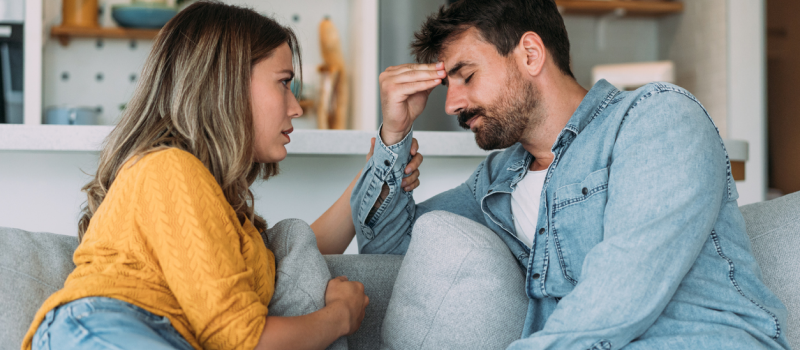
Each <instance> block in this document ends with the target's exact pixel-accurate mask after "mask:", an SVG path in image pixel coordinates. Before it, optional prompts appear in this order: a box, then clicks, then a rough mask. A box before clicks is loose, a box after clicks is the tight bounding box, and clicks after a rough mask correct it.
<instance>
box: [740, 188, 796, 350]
mask: <svg viewBox="0 0 800 350" xmlns="http://www.w3.org/2000/svg"><path fill="white" fill-rule="evenodd" d="M740 209H741V211H742V215H743V216H744V220H745V223H746V225H747V234H749V235H750V241H751V242H752V245H753V255H755V257H756V260H757V261H758V264H759V266H761V271H762V272H763V275H764V283H766V285H767V287H769V288H770V289H771V290H772V291H773V292H775V294H776V295H777V296H778V298H779V299H780V300H781V301H782V302H783V303H784V304H785V305H786V307H787V308H788V309H789V320H788V324H787V325H786V327H783V329H784V330H785V331H786V337H787V338H788V340H789V344H791V345H792V347H793V348H795V349H799V348H800V192H795V193H793V194H790V195H786V196H783V197H780V198H777V199H773V200H771V201H766V202H760V203H755V204H750V205H745V206H742V207H740Z"/></svg>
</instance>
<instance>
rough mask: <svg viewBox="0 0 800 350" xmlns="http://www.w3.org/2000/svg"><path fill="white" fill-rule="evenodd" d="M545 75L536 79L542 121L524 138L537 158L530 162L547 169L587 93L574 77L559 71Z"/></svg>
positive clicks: (523, 145)
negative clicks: (561, 138) (564, 131)
mask: <svg viewBox="0 0 800 350" xmlns="http://www.w3.org/2000/svg"><path fill="white" fill-rule="evenodd" d="M542 78H543V79H542V80H539V81H538V82H536V83H534V84H536V85H537V86H536V88H537V89H538V91H539V97H540V99H539V108H538V109H539V111H538V114H539V115H540V116H542V122H541V124H539V125H538V126H537V127H536V128H535V129H534V130H529V131H528V133H527V134H526V135H525V136H524V137H523V139H522V140H521V143H522V147H524V148H525V150H527V151H528V152H530V154H532V155H533V157H534V158H535V160H534V162H533V163H531V166H530V170H533V171H537V170H544V169H547V168H548V167H549V166H550V163H552V162H553V158H554V157H555V155H554V154H553V152H552V151H551V150H552V148H553V144H554V143H555V142H556V139H557V138H558V135H559V133H561V130H563V129H564V127H565V126H566V125H567V122H568V121H569V119H570V118H571V117H572V114H574V113H575V110H577V109H578V106H580V104H581V101H583V98H584V97H585V96H586V94H587V91H586V89H584V88H583V87H582V86H580V85H579V84H578V83H577V82H576V81H575V80H574V79H572V78H571V77H568V76H565V75H562V74H561V73H560V72H558V73H555V74H548V77H542Z"/></svg>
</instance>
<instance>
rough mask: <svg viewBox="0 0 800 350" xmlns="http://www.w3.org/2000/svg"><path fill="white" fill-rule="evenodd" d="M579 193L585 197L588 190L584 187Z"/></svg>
mask: <svg viewBox="0 0 800 350" xmlns="http://www.w3.org/2000/svg"><path fill="white" fill-rule="evenodd" d="M581 193H583V195H584V196H585V195H587V194H589V189H588V188H586V187H584V188H583V189H582V190H581Z"/></svg>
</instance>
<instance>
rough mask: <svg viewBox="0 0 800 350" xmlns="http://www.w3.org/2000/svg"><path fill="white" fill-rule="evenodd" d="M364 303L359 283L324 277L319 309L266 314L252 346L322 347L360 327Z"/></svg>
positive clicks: (300, 349)
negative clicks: (325, 282)
mask: <svg viewBox="0 0 800 350" xmlns="http://www.w3.org/2000/svg"><path fill="white" fill-rule="evenodd" d="M367 305H369V297H367V296H366V295H365V294H364V285H363V284H361V283H359V282H350V281H348V280H347V277H344V276H339V277H336V278H334V279H332V280H330V281H328V287H327V289H326V290H325V307H323V308H322V309H320V310H317V311H314V312H312V313H310V314H306V315H303V316H293V317H281V316H267V317H266V319H267V321H266V322H265V323H264V330H263V331H262V333H261V338H260V339H259V340H258V345H257V346H256V350H272V349H298V350H304V349H309V350H310V349H324V348H325V347H327V346H329V345H331V344H332V343H333V342H334V341H336V339H338V338H340V337H342V336H345V335H351V334H353V333H355V332H356V331H357V330H358V328H359V327H361V321H363V320H364V315H365V311H366V308H367Z"/></svg>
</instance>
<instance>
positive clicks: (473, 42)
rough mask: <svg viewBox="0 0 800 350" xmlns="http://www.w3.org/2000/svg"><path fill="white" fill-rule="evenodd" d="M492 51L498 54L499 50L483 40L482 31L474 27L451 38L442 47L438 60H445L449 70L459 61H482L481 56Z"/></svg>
mask: <svg viewBox="0 0 800 350" xmlns="http://www.w3.org/2000/svg"><path fill="white" fill-rule="evenodd" d="M491 52H493V53H495V54H496V53H497V50H496V49H495V47H494V46H493V45H492V44H490V43H488V42H486V41H485V40H483V37H482V36H481V34H480V32H479V31H478V30H477V29H475V28H474V27H473V28H469V29H467V30H465V31H464V32H462V33H459V34H458V35H456V36H455V37H454V38H452V39H450V40H449V41H448V42H447V43H446V44H445V45H444V46H443V47H442V51H441V52H440V53H439V57H438V60H439V61H440V62H444V65H445V69H446V70H449V69H451V68H452V67H453V66H454V65H455V64H457V63H459V62H467V61H469V62H471V63H476V62H478V61H481V60H482V59H481V57H485V55H486V54H489V53H491Z"/></svg>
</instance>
